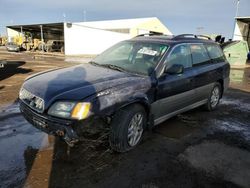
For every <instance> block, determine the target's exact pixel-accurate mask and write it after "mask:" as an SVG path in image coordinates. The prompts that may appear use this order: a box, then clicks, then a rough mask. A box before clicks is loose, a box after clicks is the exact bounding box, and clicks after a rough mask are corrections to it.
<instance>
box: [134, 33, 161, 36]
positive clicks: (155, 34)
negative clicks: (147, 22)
mask: <svg viewBox="0 0 250 188" xmlns="http://www.w3.org/2000/svg"><path fill="white" fill-rule="evenodd" d="M160 35H164V34H162V33H144V34H140V35H137V36H135V37H144V36H160Z"/></svg>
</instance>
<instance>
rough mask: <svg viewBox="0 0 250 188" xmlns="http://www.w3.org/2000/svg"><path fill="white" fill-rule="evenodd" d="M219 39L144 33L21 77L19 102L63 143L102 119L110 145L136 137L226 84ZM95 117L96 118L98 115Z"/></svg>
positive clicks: (214, 96)
mask: <svg viewBox="0 0 250 188" xmlns="http://www.w3.org/2000/svg"><path fill="white" fill-rule="evenodd" d="M229 71H230V66H229V63H228V62H227V60H226V59H225V57H224V54H223V52H222V50H221V48H220V46H219V45H218V44H217V43H215V42H214V41H212V40H211V39H210V38H206V37H204V36H198V35H191V34H185V35H178V36H175V37H172V36H165V35H155V36H153V35H147V36H146V35H143V36H137V37H135V38H133V39H131V40H127V41H124V42H120V43H118V44H116V45H114V46H113V47H111V48H109V49H108V50H106V51H105V52H103V53H102V54H101V55H99V56H97V57H96V58H94V59H93V60H92V61H91V62H89V63H86V64H81V65H77V66H73V67H70V68H62V69H57V70H49V71H47V72H42V73H38V74H35V75H33V76H31V77H29V78H27V79H26V80H25V82H24V83H23V86H22V88H21V90H20V94H19V98H20V109H21V112H22V114H23V115H24V117H25V118H26V119H27V120H28V121H29V122H30V123H31V124H32V125H34V126H35V127H36V128H38V129H40V130H42V131H44V132H46V133H48V134H53V135H56V136H59V137H61V138H62V139H63V140H64V141H66V143H68V144H69V145H70V146H71V145H74V144H75V143H77V142H78V141H79V140H80V138H82V136H83V134H82V132H84V129H85V128H86V129H89V130H91V129H95V128H96V126H97V127H98V125H99V123H100V122H105V123H104V124H105V126H107V128H108V130H110V132H109V143H110V146H111V148H112V149H113V150H115V151H118V152H125V151H128V150H130V149H132V148H134V147H135V146H136V145H138V144H139V143H140V140H141V139H142V135H143V132H144V131H145V130H146V129H147V128H152V127H153V126H155V125H157V124H159V123H161V122H163V121H165V120H167V119H169V118H170V117H173V116H175V115H177V114H180V113H183V112H185V111H188V110H190V109H193V108H196V107H198V106H202V105H203V106H204V107H205V108H206V109H207V110H209V111H211V110H214V109H215V108H216V107H217V105H218V104H219V101H220V99H221V97H222V95H223V92H224V91H225V89H226V88H227V87H228V84H229ZM100 124H101V123H100Z"/></svg>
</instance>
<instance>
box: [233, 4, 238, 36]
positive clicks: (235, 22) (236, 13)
mask: <svg viewBox="0 0 250 188" xmlns="http://www.w3.org/2000/svg"><path fill="white" fill-rule="evenodd" d="M239 5H240V0H237V4H236V12H235V18H234V30H233V35H232V40H233V38H234V32H235V28H236V24H237V21H236V18H237V17H238V14H239Z"/></svg>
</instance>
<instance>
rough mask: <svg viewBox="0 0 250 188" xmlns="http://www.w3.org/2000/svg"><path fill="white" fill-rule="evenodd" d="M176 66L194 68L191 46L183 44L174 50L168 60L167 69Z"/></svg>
mask: <svg viewBox="0 0 250 188" xmlns="http://www.w3.org/2000/svg"><path fill="white" fill-rule="evenodd" d="M174 64H180V65H183V66H184V68H189V67H191V66H192V58H191V51H190V48H189V45H187V44H182V45H179V46H177V47H175V48H174V50H173V51H172V52H171V54H170V55H169V57H168V58H167V67H170V66H172V65H174Z"/></svg>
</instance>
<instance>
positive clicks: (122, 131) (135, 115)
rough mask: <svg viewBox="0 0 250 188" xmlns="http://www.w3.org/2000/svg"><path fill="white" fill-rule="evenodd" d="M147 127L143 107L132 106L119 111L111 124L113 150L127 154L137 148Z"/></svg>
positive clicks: (110, 139)
mask: <svg viewBox="0 0 250 188" xmlns="http://www.w3.org/2000/svg"><path fill="white" fill-rule="evenodd" d="M145 125H146V112H145V110H144V108H143V107H142V106H141V105H137V104H135V105H130V106H128V107H126V108H123V109H121V110H119V111H118V112H117V113H116V114H115V116H114V118H113V120H112V123H111V132H110V138H109V141H110V146H111V148H112V149H113V150H115V151H117V152H126V151H128V150H130V149H132V148H134V147H135V146H137V145H138V144H139V143H140V141H141V138H142V134H143V130H144V128H145Z"/></svg>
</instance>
